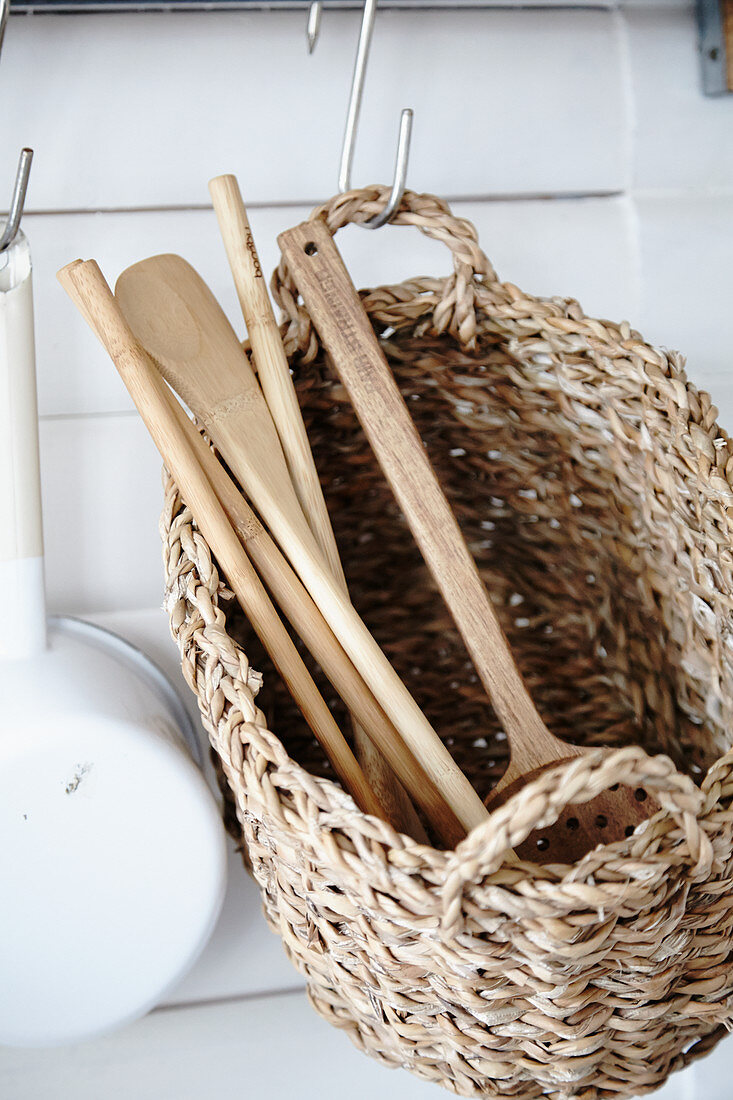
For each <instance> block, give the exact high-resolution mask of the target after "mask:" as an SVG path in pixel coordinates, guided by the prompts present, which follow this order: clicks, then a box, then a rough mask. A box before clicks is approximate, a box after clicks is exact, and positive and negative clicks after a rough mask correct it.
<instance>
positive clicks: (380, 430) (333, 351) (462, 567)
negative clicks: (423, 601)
mask: <svg viewBox="0 0 733 1100" xmlns="http://www.w3.org/2000/svg"><path fill="white" fill-rule="evenodd" d="M278 241H279V243H280V247H281V249H282V252H283V255H284V256H285V258H286V260H287V262H288V264H289V266H290V269H291V271H292V272H293V274H294V276H295V280H296V283H297V285H298V289H299V290H300V293H301V295H302V297H303V300H304V302H305V305H306V308H307V309H308V312H309V314H310V316H311V318H312V320H313V323H314V324H315V326H316V328H317V330H318V332H319V334H320V337H321V340H322V342H323V345H324V347H325V349H326V350H327V351H328V353H329V355H330V357H331V359H332V360H333V363H334V366H335V368H336V371H337V372H338V375H339V377H340V379H341V381H342V382H343V384H344V386H345V388H346V390H347V392H348V394H349V398H350V400H351V402H352V404H353V406H354V409H355V411H356V414H357V416H358V418H359V420H360V422H361V425H362V427H363V429H364V431H365V433H366V435H367V438H368V440H369V442H370V444H371V446H372V449H373V450H374V453H375V455H376V457H377V459H378V461H379V463H380V465H381V467H382V470H383V472H384V474H385V477H386V478H387V481H388V482H389V484H390V486H391V488H392V490H393V492H394V494H395V497H396V498H397V501H398V502H399V504H400V507H401V508H402V511H403V512H404V514H405V516H406V518H407V521H408V523H409V525H410V528H411V530H412V532H413V534H414V536H415V539H416V541H417V543H418V545H419V547H420V550H421V551H422V554H423V556H424V558H425V561H426V563H427V564H428V566H429V568H430V570H431V572H432V574H433V577H434V579H435V581H436V583H437V585H438V587H439V588H440V591H441V593H442V595H443V598H444V600H445V602H446V604H447V606H448V608H449V610H450V612H451V614H452V615H453V618H454V620H455V623H456V626H457V627H458V629H459V631H460V633H461V636H462V638H463V640H464V642H465V645H466V648H467V649H468V651H469V653H470V655H471V658H472V660H473V662H474V665H475V667H476V671H477V672H478V674H479V677H480V679H481V682H482V683H483V685H484V687H485V689H486V691H487V692H488V694H489V697H490V698H491V701H492V704H493V706H494V709H495V711H496V713H497V715H498V716H499V718H500V720H501V722H502V724H503V726H504V730H505V732H506V734H507V738H508V739H509V743H510V749H511V759H510V763H509V767H508V768H507V771H506V773H505V774H504V776H503V777H502V779H501V781H500V782H499V784H498V785H497V787H496V789H495V791H494V792H492V796H491V799H490V804H491V805H498V804H499V803H500V802H501V801H503V800H505V799H506V798H508V797H509V796H510V795H511V794H513V793H514V791H516V790H517V789H518V788H519V787H520V786H522V785H523V784H524V783H526V782H527V781H528V780H530V779H532V778H534V777H535V776H536V775H538V774H539V773H540V772H541V771H544V770H545V769H546V768H547V767H549V766H550V765H553V764H557V763H559V762H561V761H567V760H570V759H572V758H574V757H580V756H583V755H584V754H585V753H587V752H588V751H590V750H588V749H584V748H580V747H578V746H577V745H571V744H569V743H568V742H566V741H561V740H560V739H559V738H557V737H555V736H554V735H553V734H552V733H550V731H549V730H548V729H547V727H546V726H545V724H544V722H543V721H542V719H541V717H540V715H539V714H538V712H537V710H536V708H535V706H534V703H533V702H532V699H531V697H530V695H529V692H528V691H527V688H526V685H525V683H524V681H523V679H522V677H521V674H520V672H519V670H518V668H517V666H516V664H515V662H514V659H513V656H512V653H511V650H510V648H509V644H508V642H507V640H506V637H505V635H504V632H503V630H502V628H501V626H500V624H499V620H498V618H497V616H496V613H495V611H494V608H493V606H492V604H491V601H490V600H489V597H488V594H487V592H486V589H485V588H484V585H483V582H482V580H481V578H480V576H479V573H478V570H477V568H476V564H475V562H474V560H473V558H472V557H471V554H470V552H469V550H468V547H467V546H466V543H465V541H464V539H463V536H462V534H461V531H460V528H459V526H458V523H457V522H456V519H455V516H454V515H453V512H452V511H451V508H450V506H449V504H448V501H447V500H446V498H445V495H444V493H443V491H442V489H441V487H440V484H439V482H438V479H437V477H436V475H435V472H434V470H433V468H432V466H431V465H430V461H429V459H428V456H427V454H426V452H425V448H424V446H423V444H422V441H421V439H420V436H419V435H418V433H417V430H416V428H415V426H414V424H413V422H412V419H411V417H410V414H409V412H408V410H407V406H406V405H405V402H404V400H403V398H402V395H401V394H400V391H399V389H398V387H397V384H396V382H395V380H394V376H393V374H392V371H391V370H390V367H389V364H388V363H387V360H386V358H385V356H384V354H383V352H382V349H381V348H380V346H379V343H378V341H377V339H376V336H375V334H374V331H373V329H372V327H371V324H370V322H369V318H368V316H367V314H366V312H365V310H364V308H363V306H362V304H361V302H360V300H359V296H358V294H357V292H356V289H355V288H354V285H353V283H352V282H351V279H350V278H349V274H348V272H347V270H346V268H345V266H344V263H343V261H342V259H341V256H340V254H339V252H338V249H337V248H336V245H335V244H334V241H333V238H332V237H331V234H330V232H329V230H328V227H327V226H326V225H325V223H324V222H322V221H312V222H306V223H304V224H302V225H299V226H296V227H295V228H294V229H290V230H288V231H287V232H285V233H283V234H281V236H280V237H279V238H278ZM656 809H658V806H657V805H656V803H655V802H654V800H653V799H652V798H650V797H647V793H646V792H645V791H638V792H634V791H631V790H630V789H629V788H627V787H623V786H621V787H617V788H616V789H615V790H613V791H604V792H602V793H601V794H599V795H598V796H597V797H595V798H593V799H592V800H591V801H589V802H586V803H584V804H582V805H581V804H575V805H572V806H570V807H569V808H568V811H567V812H566V814H564V815H563V817H562V819H561V820H560V821H559V822H558V823H557V824H556V825H555V826H553V827H552V829H546V830H543V832H542V835H541V836H533V837H532V838H531V839H530V840H529V841H528V842H526V843H525V845H524V846H522V848H520V849H519V853H520V854H521V855H523V856H528V857H531V858H533V859H535V860H539V861H542V862H548V861H550V860H553V861H555V860H557V859H559V858H561V859H563V860H569V861H570V860H574V859H576V858H579V856H580V855H582V854H584V853H585V852H587V851H589V850H591V849H592V848H594V847H595V846H596V845H597V844H599V843H609V842H611V841H613V840H618V839H620V838H621V837H623V836H624V835H625V834H627V833H628V831H633V828H634V827H635V826H636V825H637V824H638V823H639V822H640V821H642V820H644V819H645V818H646V817H648V816H650V813H652V812H656Z"/></svg>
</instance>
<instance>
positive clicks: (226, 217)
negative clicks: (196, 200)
mask: <svg viewBox="0 0 733 1100" xmlns="http://www.w3.org/2000/svg"><path fill="white" fill-rule="evenodd" d="M209 191H210V193H211V198H212V201H213V204H214V211H215V213H216V216H217V219H218V222H219V229H220V231H221V235H222V240H223V242H224V247H225V249H226V253H227V258H228V260H229V266H230V268H231V270H232V275H233V277H234V284H235V286H236V289H237V295H238V297H239V304H240V306H241V308H242V315H243V317H244V322H245V325H246V326H247V334H248V336H249V342H250V345H251V348H252V356H253V359H254V362H255V366H256V367H257V374H258V377H259V380H260V384H261V386H262V391H263V393H264V396H265V400H266V401H267V405H268V408H269V410H270V413H271V415H272V419H273V422H274V424H275V428H276V429H277V433H278V436H279V437H280V442H281V444H282V448H283V451H284V453H285V458H286V461H287V464H288V468H289V470H290V476H291V478H292V481H293V487H294V489H295V493H296V496H297V497H298V500H299V501H300V505H301V508H302V510H303V513H304V515H305V518H306V519H307V520H308V523H309V525H310V528H311V530H312V532H313V534H314V536H315V539H316V542H317V543H318V545H319V547H320V549H321V552H322V554H323V557H324V560H325V561H326V562H327V563H328V566H329V568H330V570H331V574H332V576H333V578H334V580H335V581H336V582H337V583H338V584H339V585H340V586H341V588H342V589H343V592H344V594H347V587H346V578H345V577H344V571H343V568H342V566H341V559H340V557H339V552H338V546H337V544H336V539H335V537H334V533H333V528H332V526H331V520H330V517H329V514H328V509H327V508H326V501H325V499H324V497H323V491H322V489H321V483H320V480H319V478H318V471H317V470H316V465H315V462H314V461H313V453H312V451H311V448H310V443H309V442H308V435H307V432H306V430H305V424H304V423H303V416H302V414H301V411H300V405H299V404H298V398H297V395H296V392H295V386H294V385H293V379H292V376H291V374H290V365H289V363H288V360H287V356H286V355H285V349H284V347H283V344H282V340H281V338H280V330H279V329H278V326H277V321H276V320H275V314H274V313H273V310H272V303H271V302H270V296H269V294H268V293H267V285H266V283H265V279H264V276H263V273H262V265H261V264H260V259H259V256H258V254H257V247H256V245H255V240H254V236H253V235H252V230H251V228H250V224H249V219H248V217H247V211H246V208H245V205H244V202H243V201H242V195H241V193H240V190H239V184H238V183H237V180H236V177H235V176H232V175H226V176H217V177H216V178H215V179H213V180H211V182H210V183H209ZM353 743H354V752H355V754H356V758H357V760H358V761H359V763H360V764H361V766H362V767H363V769H364V772H365V774H366V776H367V778H368V779H369V782H370V783H371V785H372V786H373V787H374V789H375V790H376V791H377V792H378V793H379V796H380V799H381V801H382V803H383V804H384V805H385V806H386V807H387V810H388V812H389V819H390V821H391V822H392V824H393V825H394V826H395V828H397V829H399V830H400V831H401V832H404V833H407V834H408V835H410V836H412V837H414V838H415V839H416V840H421V841H422V840H426V839H427V838H426V837H425V832H424V830H423V828H422V825H421V824H420V820H419V818H418V817H417V814H416V813H415V810H414V808H413V806H412V803H411V802H410V800H409V798H408V797H407V795H406V794H405V791H404V790H403V788H402V787H401V786H400V784H399V783H398V782H397V780H396V779H395V776H394V774H393V772H392V770H391V768H390V767H389V765H388V764H387V762H386V760H385V759H384V757H383V755H382V753H381V752H380V751H379V749H378V748H377V747H376V746H375V745H374V743H373V742H372V740H371V738H370V737H369V736H368V735H367V734H366V733H365V731H364V730H363V729H361V728H360V726H359V725H358V723H354V740H353Z"/></svg>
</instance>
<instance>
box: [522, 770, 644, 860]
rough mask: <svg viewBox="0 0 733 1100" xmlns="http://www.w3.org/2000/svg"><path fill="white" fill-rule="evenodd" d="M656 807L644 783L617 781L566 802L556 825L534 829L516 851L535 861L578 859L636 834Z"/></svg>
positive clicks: (525, 858)
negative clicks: (595, 793)
mask: <svg viewBox="0 0 733 1100" xmlns="http://www.w3.org/2000/svg"><path fill="white" fill-rule="evenodd" d="M656 809H658V806H657V803H656V802H655V801H654V799H653V798H652V797H651V796H650V795H649V793H648V792H647V791H646V790H645V789H644V788H643V787H637V788H636V789H632V788H630V787H625V786H621V785H620V784H618V783H616V784H614V786H613V787H611V788H610V789H609V790H607V791H604V792H603V793H602V794H601V795H599V796H597V797H596V798H594V799H592V800H591V801H590V802H586V803H582V804H577V805H576V804H572V803H571V804H570V805H568V806H566V807H565V809H564V810H563V812H562V814H561V815H560V817H559V818H558V820H557V821H556V822H555V824H554V825H551V826H548V827H547V828H546V829H536V830H534V831H533V832H532V833H530V835H529V836H528V837H527V839H526V840H525V841H524V842H523V843H522V844H521V845H519V846H518V847H517V849H516V852H517V855H518V856H519V857H520V859H524V860H527V861H531V862H532V863H575V862H576V861H577V860H579V859H582V858H583V856H584V855H587V853H588V852H590V851H592V850H593V849H594V848H595V847H596V846H597V845H598V844H613V843H615V842H616V841H618V840H624V839H627V838H628V837H630V836H632V834H633V833H634V831H635V830H636V827H637V825H639V824H640V822H642V821H645V820H646V819H647V818H648V817H650V816H651V815H652V813H654V812H655V811H656Z"/></svg>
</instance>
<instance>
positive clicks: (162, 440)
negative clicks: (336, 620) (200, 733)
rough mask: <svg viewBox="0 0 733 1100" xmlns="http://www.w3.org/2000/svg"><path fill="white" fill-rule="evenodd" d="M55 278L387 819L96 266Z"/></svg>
mask: <svg viewBox="0 0 733 1100" xmlns="http://www.w3.org/2000/svg"><path fill="white" fill-rule="evenodd" d="M58 278H59V282H60V283H61V285H62V286H63V287H64V289H65V290H66V291H67V293H68V294H69V296H70V297H71V299H72V301H74V303H75V304H77V305H78V308H79V310H80V312H81V313H82V315H83V316H84V317H85V319H86V320H87V321H88V322H89V324H90V325H91V327H92V329H93V330H94V332H95V334H96V335H97V336H98V338H99V339H100V341H101V342H102V344H103V345H104V347H105V348H106V349H107V351H108V353H109V355H110V357H111V358H112V360H113V362H114V363H115V366H116V367H117V369H118V370H119V372H120V375H121V376H122V379H123V381H124V383H125V385H126V386H127V388H128V390H129V392H130V396H131V397H132V399H133V401H134V402H135V405H136V406H137V408H138V411H139V412H140V415H141V417H142V418H143V421H144V423H145V425H146V427H147V428H148V431H149V432H150V434H151V436H152V438H153V441H154V443H155V445H156V447H157V448H158V450H159V451H160V454H161V456H162V458H163V461H164V462H165V464H166V466H167V467H168V469H169V470H170V472H171V474H172V476H173V477H174V478H175V480H176V482H177V484H178V485H179V486H180V487H181V492H182V493H183V495H184V496H185V498H186V502H187V504H188V505H189V507H190V508H191V511H192V512H193V515H194V518H195V520H196V524H197V526H198V527H199V528H200V530H201V532H202V534H203V535H204V538H205V539H206V540H207V542H208V543H209V545H210V546H211V548H212V550H213V551H214V553H215V555H216V557H217V559H218V561H219V563H220V565H221V566H222V569H223V570H224V572H225V573H226V576H227V580H228V582H229V583H230V584H231V586H232V588H233V590H234V592H235V594H236V596H237V599H238V600H239V602H240V603H241V605H242V607H243V609H244V611H245V613H246V615H247V618H248V619H249V620H250V622H251V623H252V626H253V627H254V629H255V631H256V632H257V634H258V636H259V637H260V638H261V640H262V642H263V645H264V646H265V648H266V649H267V651H268V653H269V654H270V657H271V658H272V661H273V663H274V665H275V667H276V668H277V669H278V671H279V673H280V675H281V676H282V677H283V680H284V681H285V683H286V684H287V686H288V689H289V690H290V692H291V694H292V696H293V698H294V699H295V701H296V702H297V704H298V706H299V707H300V709H301V711H302V712H303V715H304V716H305V718H306V720H307V722H308V724H309V726H310V727H311V729H312V730H313V732H314V734H315V735H316V737H317V738H318V740H319V742H320V743H321V744H322V745H323V747H324V749H325V751H326V753H327V755H328V757H329V759H330V760H331V762H332V763H333V766H334V768H335V770H336V772H337V774H338V776H339V778H340V779H341V781H342V783H343V784H344V786H345V787H346V789H347V790H348V791H349V792H350V793H351V794H352V795H353V797H354V799H355V801H356V802H357V804H358V805H359V806H360V807H361V809H363V810H364V811H366V812H367V813H372V814H375V815H376V816H378V817H381V816H383V809H382V807H381V805H380V803H379V801H378V799H377V797H376V795H375V794H374V792H373V791H372V789H371V788H370V786H369V783H368V782H367V780H366V777H365V776H364V773H363V772H362V770H361V768H360V767H359V764H358V763H357V761H356V759H355V757H354V755H353V753H352V751H351V749H350V748H349V746H348V744H347V743H346V741H345V739H344V737H343V735H342V734H341V732H340V730H339V728H338V726H337V725H336V723H335V721H334V719H333V716H332V715H331V712H330V710H329V709H328V707H327V706H326V704H325V702H324V700H323V698H322V697H321V695H320V693H319V692H318V689H317V688H316V685H315V684H314V683H313V680H312V679H311V676H310V674H309V672H308V670H307V669H306V667H305V665H304V664H303V661H302V658H301V657H300V654H299V653H298V651H297V649H296V648H295V645H294V643H293V641H292V639H291V638H290V635H289V634H288V632H287V630H286V629H285V627H284V626H283V624H282V622H281V621H280V619H279V617H278V615H277V613H276V611H275V609H274V607H273V606H272V603H271V602H270V599H269V597H268V595H267V593H266V591H265V589H264V587H263V585H262V582H261V581H260V579H259V577H258V576H257V574H256V572H255V570H254V569H253V567H252V565H251V564H250V562H249V560H248V558H247V555H246V554H245V553H244V551H243V549H242V546H241V544H240V542H239V539H238V538H237V535H236V534H235V532H234V531H233V530H232V528H231V527H230V525H229V523H228V521H227V518H226V515H225V513H224V511H223V509H222V507H221V504H220V503H219V501H218V499H217V497H216V494H215V493H214V490H213V488H212V486H211V484H210V483H209V481H208V479H207V477H206V475H205V474H204V472H203V470H202V468H201V467H200V466H199V464H198V461H197V459H196V456H195V454H194V453H193V451H192V450H191V448H190V447H189V444H188V442H187V439H186V433H185V431H184V430H183V429H182V425H181V424H180V422H179V421H178V420H177V418H176V416H175V415H174V414H173V412H172V409H171V406H170V403H169V401H168V399H167V398H166V396H165V394H164V393H163V392H162V388H161V387H162V385H163V384H162V382H161V380H160V379H159V377H158V375H157V372H156V371H155V368H154V367H153V366H152V365H151V364H150V362H149V360H148V358H147V356H146V355H145V353H144V352H143V351H142V349H141V348H140V347H139V345H138V344H137V341H136V340H135V338H134V336H133V334H132V333H131V332H130V329H129V328H128V326H127V324H126V322H125V320H124V318H123V316H122V313H121V311H120V309H119V307H118V305H117V303H116V302H115V299H114V296H113V294H112V291H111V290H110V288H109V287H108V285H107V283H106V281H105V279H104V276H103V275H102V272H101V271H100V269H99V267H98V266H97V264H96V263H95V261H93V260H89V261H86V262H84V261H78V260H77V261H75V262H74V263H72V264H69V265H68V266H67V267H65V268H62V269H61V271H60V272H59V273H58Z"/></svg>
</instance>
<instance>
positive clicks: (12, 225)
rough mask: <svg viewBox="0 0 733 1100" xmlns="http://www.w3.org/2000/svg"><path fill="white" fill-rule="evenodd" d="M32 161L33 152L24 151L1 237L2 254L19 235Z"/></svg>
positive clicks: (0, 247)
mask: <svg viewBox="0 0 733 1100" xmlns="http://www.w3.org/2000/svg"><path fill="white" fill-rule="evenodd" d="M32 160H33V150H32V149H23V150H22V151H21V154H20V160H19V161H18V171H17V172H16V174H15V186H14V187H13V197H12V199H11V200H10V211H9V213H8V220H7V222H6V223H5V229H4V230H3V235H2V237H0V252H4V251H5V250H6V249H7V248H10V246H11V244H12V243H13V241H14V240H15V238H16V236H17V235H18V229H19V228H20V219H21V218H22V216H23V207H24V206H25V196H26V192H27V190H28V177H29V176H30V174H31V161H32Z"/></svg>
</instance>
